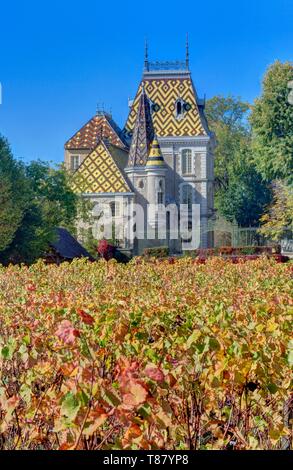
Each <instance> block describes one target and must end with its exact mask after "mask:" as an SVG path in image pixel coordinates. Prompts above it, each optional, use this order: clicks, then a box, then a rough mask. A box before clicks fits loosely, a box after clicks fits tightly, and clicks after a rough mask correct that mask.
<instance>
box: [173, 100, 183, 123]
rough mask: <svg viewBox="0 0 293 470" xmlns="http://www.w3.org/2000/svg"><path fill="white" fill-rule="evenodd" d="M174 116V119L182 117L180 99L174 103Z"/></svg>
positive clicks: (181, 101) (181, 102)
mask: <svg viewBox="0 0 293 470" xmlns="http://www.w3.org/2000/svg"><path fill="white" fill-rule="evenodd" d="M175 115H176V119H181V118H183V117H184V101H183V100H182V99H181V98H179V99H178V100H177V101H176V102H175Z"/></svg>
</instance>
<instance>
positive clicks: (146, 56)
mask: <svg viewBox="0 0 293 470" xmlns="http://www.w3.org/2000/svg"><path fill="white" fill-rule="evenodd" d="M144 69H145V70H146V71H148V70H149V46H148V41H147V39H146V40H145V43H144Z"/></svg>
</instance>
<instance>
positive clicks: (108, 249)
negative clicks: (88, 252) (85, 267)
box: [97, 240, 116, 261]
mask: <svg viewBox="0 0 293 470" xmlns="http://www.w3.org/2000/svg"><path fill="white" fill-rule="evenodd" d="M115 251H116V248H115V246H114V245H111V244H110V243H109V242H108V241H107V240H100V241H99V244H98V248H97V252H98V253H99V255H100V256H101V258H104V259H105V260H106V261H109V260H110V259H112V258H114V254H115Z"/></svg>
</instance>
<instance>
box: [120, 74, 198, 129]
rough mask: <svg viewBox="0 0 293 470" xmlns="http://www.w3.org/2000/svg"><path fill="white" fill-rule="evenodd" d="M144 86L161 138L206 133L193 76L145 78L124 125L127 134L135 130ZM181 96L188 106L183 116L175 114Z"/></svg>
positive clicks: (155, 127) (154, 122)
mask: <svg viewBox="0 0 293 470" xmlns="http://www.w3.org/2000/svg"><path fill="white" fill-rule="evenodd" d="M142 88H144V89H145V91H146V93H147V95H148V97H149V98H150V100H151V101H152V103H153V106H152V108H153V113H152V118H153V124H154V130H155V133H156V135H157V136H158V137H170V136H178V137H180V136H190V137H194V136H205V135H207V132H206V129H205V126H204V123H203V119H202V116H201V113H200V111H199V108H198V105H197V100H196V93H195V90H194V87H193V83H192V80H191V78H190V75H185V76H184V77H180V76H178V77H167V78H166V77H165V78H164V77H162V76H161V77H147V76H146V77H143V80H142V82H141V84H140V86H139V89H138V92H137V94H136V97H135V99H134V101H133V105H132V107H131V111H130V113H129V116H128V119H127V122H126V125H125V129H124V132H125V135H128V136H130V135H131V134H132V132H133V129H134V125H135V120H136V116H137V111H138V107H139V100H140V96H141V92H142ZM178 99H181V100H183V101H184V102H185V103H186V104H187V105H188V107H187V109H188V110H186V111H185V113H184V116H183V117H182V119H178V118H177V117H176V112H175V111H176V110H175V107H176V101H177V100H178Z"/></svg>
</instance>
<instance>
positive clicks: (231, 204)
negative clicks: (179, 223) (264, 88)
mask: <svg viewBox="0 0 293 470" xmlns="http://www.w3.org/2000/svg"><path fill="white" fill-rule="evenodd" d="M249 110H250V106H249V104H248V103H245V102H242V101H241V100H240V98H236V97H232V96H228V97H223V96H215V97H214V98H212V99H211V100H208V101H207V106H206V115H207V118H208V121H209V125H210V128H211V130H212V131H214V132H215V134H216V139H217V147H216V150H215V183H216V188H215V189H216V191H215V207H216V209H217V210H218V212H219V214H221V215H222V216H224V217H225V218H226V219H227V220H229V221H231V222H234V221H236V222H237V223H238V224H239V225H240V226H243V227H248V226H255V225H259V219H260V217H261V215H262V213H263V210H264V207H265V205H266V204H267V203H268V202H269V200H270V191H269V189H268V187H267V184H266V183H265V182H264V181H263V178H262V176H261V175H260V173H259V172H258V171H257V170H256V168H255V165H254V162H253V158H252V150H251V129H250V125H249V122H248V113H249Z"/></svg>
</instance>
